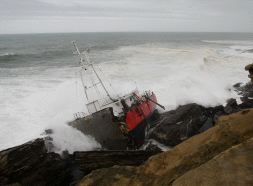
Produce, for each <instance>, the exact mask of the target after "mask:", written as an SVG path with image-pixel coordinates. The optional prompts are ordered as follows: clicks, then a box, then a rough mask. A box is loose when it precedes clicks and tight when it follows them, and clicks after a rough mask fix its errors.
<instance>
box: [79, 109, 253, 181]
mask: <svg viewBox="0 0 253 186" xmlns="http://www.w3.org/2000/svg"><path fill="white" fill-rule="evenodd" d="M252 122H253V109H250V110H244V111H241V112H238V113H234V114H231V115H228V116H223V117H221V118H220V119H219V120H218V122H217V124H216V125H215V126H214V127H212V128H211V129H209V130H207V131H205V132H204V133H201V134H199V135H196V136H194V137H192V138H190V139H188V140H186V141H184V142H182V143H181V144H179V145H177V146H176V147H175V148H173V149H171V150H170V151H168V152H164V153H160V154H158V155H155V156H153V157H151V158H149V160H148V161H146V162H145V163H144V164H143V165H141V166H138V167H129V166H122V167H111V168H107V169H99V170H96V171H92V172H91V174H89V175H87V176H85V177H84V178H83V179H82V181H81V182H80V183H79V186H86V185H89V186H92V185H103V186H107V185H108V186H109V185H110V186H116V185H121V186H128V185H138V186H144V185H145V186H149V185H173V184H176V185H180V184H179V183H186V184H185V185H235V184H234V183H242V184H238V185H244V183H247V184H248V185H252V180H253V174H252V157H253V156H252V142H250V143H248V140H250V139H252V138H253V125H252ZM237 145H238V146H237ZM216 160H217V162H216ZM209 165H210V166H213V167H214V169H212V168H209ZM202 166H203V167H205V168H204V169H203V168H202V169H201V167H202ZM215 167H216V168H215ZM219 167H221V169H220V170H218V169H219ZM229 168H231V169H229ZM198 169H199V171H196V173H194V175H195V176H196V177H193V178H192V177H191V176H187V179H184V180H185V182H183V181H180V180H182V179H183V177H184V175H185V176H186V175H188V173H189V174H190V173H191V171H194V170H198ZM202 170H203V171H206V174H201V171H202ZM241 170H242V174H241V172H240V171H241ZM249 171H250V172H249ZM197 173H199V175H198V174H197ZM219 173H221V177H220V174H219ZM190 175H192V173H191V174H190ZM209 175H211V176H209ZM203 176H205V177H206V178H207V179H205V178H202V177H203ZM195 178H197V179H199V180H202V181H203V182H196V180H195V181H194V180H191V179H195ZM223 178H224V179H223ZM188 179H189V181H190V182H189V183H192V184H187V183H188V182H187V180H188ZM211 179H214V180H213V181H214V182H212V183H215V184H209V183H208V180H209V181H211ZM222 179H223V180H222ZM236 179H238V180H236ZM206 180H207V181H206ZM215 180H217V182H215ZM177 181H178V182H177ZM179 181H180V182H179ZM219 181H220V182H219ZM233 181H235V182H233ZM177 183H178V184H177ZM195 183H196V184H195ZM200 183H201V184H200ZM247 184H246V185H247Z"/></svg>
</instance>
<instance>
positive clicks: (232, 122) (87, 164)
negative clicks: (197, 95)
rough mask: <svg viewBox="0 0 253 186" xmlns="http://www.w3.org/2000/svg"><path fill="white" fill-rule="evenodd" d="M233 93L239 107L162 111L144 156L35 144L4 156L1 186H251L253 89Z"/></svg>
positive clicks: (42, 141) (230, 104)
mask: <svg viewBox="0 0 253 186" xmlns="http://www.w3.org/2000/svg"><path fill="white" fill-rule="evenodd" d="M234 87H235V89H236V91H237V92H238V94H239V95H241V103H237V101H236V100H235V99H230V100H228V102H227V105H226V106H222V105H220V106H217V107H209V108H205V107H203V106H201V105H198V104H195V103H192V104H187V105H182V106H179V107H178V108H177V109H175V110H172V111H168V112H165V113H162V114H161V115H160V117H159V122H158V124H157V125H156V126H154V127H153V128H152V129H151V130H150V133H149V134H148V142H147V144H145V148H143V150H138V151H88V152H74V153H73V154H68V153H67V152H65V153H63V154H62V155H59V154H56V153H54V152H51V150H50V149H49V148H48V147H49V144H50V140H49V141H48V139H46V140H45V139H36V140H34V141H31V142H28V143H26V144H23V145H20V146H17V147H14V148H10V149H6V150H4V151H1V152H0V185H19V186H22V185H23V186H26V185H41V186H42V185H80V186H84V185H110V186H111V185H130V184H131V185H253V99H252V98H253V85H252V83H249V84H247V85H244V86H242V85H241V84H236V85H235V86H234ZM150 141H156V142H158V143H159V144H162V145H164V146H169V147H170V148H171V149H170V150H168V151H166V152H161V149H160V146H158V145H156V144H153V143H149V142H150Z"/></svg>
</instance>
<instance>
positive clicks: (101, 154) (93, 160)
mask: <svg viewBox="0 0 253 186" xmlns="http://www.w3.org/2000/svg"><path fill="white" fill-rule="evenodd" d="M157 153H159V151H125V152H122V151H86V152H75V153H74V154H71V155H69V154H66V153H65V154H64V156H63V157H62V156H60V155H59V154H56V153H53V152H48V151H47V149H46V146H45V141H44V139H36V140H34V141H31V142H28V143H25V144H23V145H20V146H17V147H14V148H10V149H7V150H4V151H1V152H0V185H7V184H16V185H24V186H26V185H75V184H76V183H77V182H78V181H79V180H80V179H81V178H82V177H83V176H85V175H86V174H88V173H90V172H91V171H92V170H95V169H99V168H106V167H111V166H114V165H140V164H141V163H143V162H144V161H146V160H147V159H148V158H149V157H150V156H152V155H154V154H157Z"/></svg>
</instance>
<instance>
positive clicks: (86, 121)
mask: <svg viewBox="0 0 253 186" xmlns="http://www.w3.org/2000/svg"><path fill="white" fill-rule="evenodd" d="M111 109H112V108H106V109H103V110H101V111H98V112H96V113H93V114H92V115H90V116H86V117H83V118H78V119H76V120H74V121H72V122H70V123H69V125H70V126H72V127H74V128H76V129H78V130H80V131H81V132H82V133H83V134H85V135H90V136H92V137H93V138H95V140H96V141H97V142H98V143H100V144H101V146H102V148H105V149H110V150H124V149H126V148H127V145H128V137H127V136H125V135H124V134H123V133H122V132H121V130H120V128H119V126H118V125H119V122H115V121H114V116H113V114H112V111H111Z"/></svg>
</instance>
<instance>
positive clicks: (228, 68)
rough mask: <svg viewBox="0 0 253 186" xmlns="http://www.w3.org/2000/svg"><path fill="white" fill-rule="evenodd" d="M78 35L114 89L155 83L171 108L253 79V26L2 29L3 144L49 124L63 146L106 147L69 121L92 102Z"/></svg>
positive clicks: (215, 101) (220, 97)
mask: <svg viewBox="0 0 253 186" xmlns="http://www.w3.org/2000/svg"><path fill="white" fill-rule="evenodd" d="M73 40H76V41H77V43H78V45H79V47H80V49H81V50H85V49H87V48H89V49H90V53H89V55H90V58H91V60H92V61H93V62H94V63H95V64H96V65H98V66H99V67H100V68H101V69H102V71H103V76H104V77H105V80H106V81H107V82H108V85H109V84H111V86H110V91H111V93H112V94H115V95H116V94H124V93H127V92H129V91H131V90H133V89H135V88H138V89H139V90H140V91H144V90H152V91H154V92H155V93H156V95H157V98H158V101H159V103H161V104H162V105H164V106H165V107H166V109H167V110H170V109H174V108H176V107H177V106H179V105H182V104H187V103H192V102H194V103H198V104H201V105H203V106H215V105H219V104H225V103H226V100H227V99H228V98H231V97H234V98H237V99H238V97H239V96H238V95H237V94H236V92H234V91H233V85H234V84H235V83H238V82H242V83H246V82H247V81H249V79H248V78H247V74H248V73H247V72H246V71H245V70H244V67H245V65H247V64H249V63H253V53H252V49H253V33H68V34H24V35H0V150H3V149H6V148H9V147H13V146H15V145H19V144H22V143H24V142H27V141H29V140H32V139H35V138H38V137H43V131H44V130H45V129H49V128H50V129H53V131H54V134H53V135H52V137H53V142H54V145H55V146H56V147H57V149H56V152H61V151H63V150H68V151H69V152H73V151H76V150H92V149H94V148H98V147H99V144H98V143H97V142H96V141H95V140H94V139H93V138H92V137H91V136H85V135H83V134H82V133H80V132H79V131H77V130H75V129H73V128H71V127H69V126H68V125H67V122H68V121H71V120H73V119H74V116H73V114H74V113H77V112H83V111H85V110H86V108H85V103H86V100H85V97H84V92H83V88H82V86H81V82H80V75H79V71H80V68H79V65H78V62H79V61H78V58H77V57H76V56H73V51H74V48H73V46H72V43H71V41H73ZM250 50H251V51H250ZM109 82H110V83H109Z"/></svg>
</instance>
